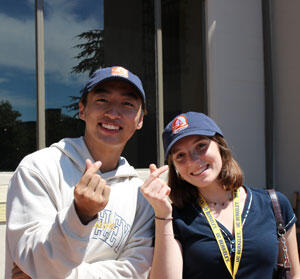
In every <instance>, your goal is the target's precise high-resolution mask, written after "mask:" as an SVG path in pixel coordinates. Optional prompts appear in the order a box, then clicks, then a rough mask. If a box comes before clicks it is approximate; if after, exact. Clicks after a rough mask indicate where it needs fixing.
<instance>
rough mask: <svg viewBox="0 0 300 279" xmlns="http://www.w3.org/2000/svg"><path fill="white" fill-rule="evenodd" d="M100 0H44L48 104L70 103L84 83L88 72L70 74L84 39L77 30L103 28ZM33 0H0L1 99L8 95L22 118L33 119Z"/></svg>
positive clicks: (34, 105)
mask: <svg viewBox="0 0 300 279" xmlns="http://www.w3.org/2000/svg"><path fill="white" fill-rule="evenodd" d="M103 1H104V0H85V1H82V0H72V1H69V0H47V1H46V0H44V27H45V86H46V108H58V107H59V108H62V107H63V106H65V105H68V104H70V103H71V100H70V98H69V96H78V95H79V91H80V89H81V88H82V87H83V86H84V83H85V81H86V80H87V74H73V75H72V74H71V70H72V67H73V66H76V65H77V63H78V61H77V60H76V59H74V56H76V55H77V54H78V51H79V50H78V49H76V48H74V46H75V45H76V44H78V43H82V42H80V41H78V39H76V35H78V34H80V33H82V32H84V31H88V30H91V29H103V28H104V26H103V24H104V15H103ZM34 2H35V1H34V0H22V1H20V0H1V1H0V22H1V24H0V101H9V102H10V103H11V105H12V107H13V109H14V110H17V111H19V112H20V113H21V115H22V116H21V117H20V120H22V121H35V119H36V91H35V90H36V80H35V10H34V5H35V4H34ZM63 113H68V112H67V111H66V110H63Z"/></svg>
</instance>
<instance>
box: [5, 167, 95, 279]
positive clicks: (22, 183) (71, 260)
mask: <svg viewBox="0 0 300 279" xmlns="http://www.w3.org/2000/svg"><path fill="white" fill-rule="evenodd" d="M53 176H54V177H55V175H53ZM55 179H58V178H55ZM51 182H52V183H53V181H51V180H47V181H46V180H45V178H44V177H43V176H41V174H40V173H39V172H37V171H36V170H34V169H28V168H26V167H24V166H23V167H22V166H19V167H18V169H17V171H16V172H15V174H14V175H13V177H12V179H11V181H10V186H9V190H8V195H7V227H6V239H7V243H6V245H7V251H8V252H7V254H8V255H7V259H6V274H10V272H11V268H12V266H11V265H12V262H15V263H16V264H17V265H18V266H19V267H20V268H21V269H22V270H23V271H24V272H25V273H26V274H28V275H30V276H31V277H32V278H45V279H47V278H66V277H67V276H68V275H69V274H70V273H71V272H72V270H73V269H74V268H76V267H77V266H78V265H79V264H80V263H81V262H82V261H83V257H84V255H85V251H86V248H87V245H88V242H89V235H90V232H91V231H92V228H93V225H94V223H93V222H91V223H90V224H89V225H87V226H84V225H82V224H81V222H80V220H79V218H78V216H77V214H76V212H75V208H74V205H73V203H72V202H71V203H70V206H69V207H66V208H63V209H61V210H58V204H59V202H60V201H59V197H56V196H55V193H53V192H49V189H50V188H51V187H50V185H49V183H51Z"/></svg>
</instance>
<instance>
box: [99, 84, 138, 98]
mask: <svg viewBox="0 0 300 279" xmlns="http://www.w3.org/2000/svg"><path fill="white" fill-rule="evenodd" d="M94 93H107V94H110V93H111V91H110V90H107V89H106V88H104V87H101V86H99V87H96V88H95V89H94ZM121 95H122V96H125V97H131V98H134V99H135V100H137V99H138V98H139V95H138V93H137V92H135V91H128V92H122V93H121Z"/></svg>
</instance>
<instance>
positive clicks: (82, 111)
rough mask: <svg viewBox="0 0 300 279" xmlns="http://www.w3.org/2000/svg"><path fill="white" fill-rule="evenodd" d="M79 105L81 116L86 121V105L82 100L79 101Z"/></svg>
mask: <svg viewBox="0 0 300 279" xmlns="http://www.w3.org/2000/svg"><path fill="white" fill-rule="evenodd" d="M78 106H79V112H78V115H79V118H80V119H81V120H83V121H84V120H85V113H84V109H85V106H84V104H83V103H82V102H81V101H80V102H79V103H78Z"/></svg>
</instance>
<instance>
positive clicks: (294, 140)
mask: <svg viewBox="0 0 300 279" xmlns="http://www.w3.org/2000/svg"><path fill="white" fill-rule="evenodd" d="M285 4H286V3H284V1H280V0H275V1H272V5H271V12H272V42H271V43H272V50H273V61H272V62H273V87H274V132H275V134H274V157H275V161H274V176H275V177H274V181H275V184H276V185H277V188H278V189H279V190H280V191H282V192H284V193H285V194H287V196H288V197H289V199H291V198H292V192H293V191H299V190H300V175H299V166H300V144H299V143H300V129H299V127H300V125H299V119H300V112H299V105H300V94H299V90H300V78H299V73H300V52H299V49H300V35H299V25H300V18H299V11H300V1H298V0H291V1H289V3H288V5H285Z"/></svg>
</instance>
